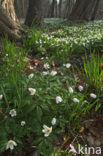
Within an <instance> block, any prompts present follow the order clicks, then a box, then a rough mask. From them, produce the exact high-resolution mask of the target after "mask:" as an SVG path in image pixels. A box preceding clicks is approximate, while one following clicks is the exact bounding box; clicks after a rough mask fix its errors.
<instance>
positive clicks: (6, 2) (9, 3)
mask: <svg viewBox="0 0 103 156" xmlns="http://www.w3.org/2000/svg"><path fill="white" fill-rule="evenodd" d="M1 5H2V7H3V8H4V9H5V10H6V13H7V14H8V15H9V16H10V18H11V19H12V20H14V21H15V22H19V20H18V18H17V16H16V14H15V9H14V0H2V2H1Z"/></svg>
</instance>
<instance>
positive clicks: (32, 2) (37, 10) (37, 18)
mask: <svg viewBox="0 0 103 156" xmlns="http://www.w3.org/2000/svg"><path fill="white" fill-rule="evenodd" d="M42 6H43V0H29V8H28V12H27V16H26V21H25V24H26V25H28V26H32V25H33V24H36V25H42V21H43V15H42V13H43V8H42Z"/></svg>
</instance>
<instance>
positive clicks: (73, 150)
mask: <svg viewBox="0 0 103 156" xmlns="http://www.w3.org/2000/svg"><path fill="white" fill-rule="evenodd" d="M70 148H71V149H70V150H69V153H71V152H72V153H77V151H76V150H75V148H74V146H73V145H72V144H70Z"/></svg>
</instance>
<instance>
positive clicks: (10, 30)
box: [0, 5, 23, 40]
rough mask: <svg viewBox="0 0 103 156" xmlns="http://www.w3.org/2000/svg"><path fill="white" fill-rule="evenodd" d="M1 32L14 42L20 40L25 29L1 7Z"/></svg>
mask: <svg viewBox="0 0 103 156" xmlns="http://www.w3.org/2000/svg"><path fill="white" fill-rule="evenodd" d="M0 32H4V33H6V34H7V35H8V36H9V38H10V39H12V40H20V39H21V37H22V32H23V29H22V28H21V26H20V25H19V23H16V22H15V20H14V19H12V18H11V17H10V16H9V15H8V14H7V11H6V10H5V9H4V8H3V7H2V6H1V5H0Z"/></svg>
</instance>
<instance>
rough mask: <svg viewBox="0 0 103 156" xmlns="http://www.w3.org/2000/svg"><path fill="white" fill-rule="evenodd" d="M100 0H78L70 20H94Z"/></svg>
mask: <svg viewBox="0 0 103 156" xmlns="http://www.w3.org/2000/svg"><path fill="white" fill-rule="evenodd" d="M99 2H100V0H77V1H76V3H75V5H74V7H73V9H72V13H71V14H70V17H69V19H70V20H88V21H89V20H94V18H95V15H96V12H97V9H98V5H99Z"/></svg>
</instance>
